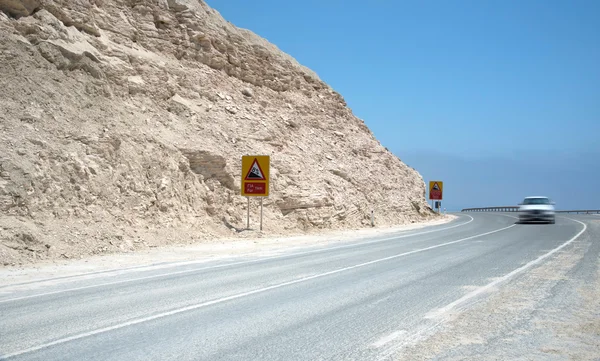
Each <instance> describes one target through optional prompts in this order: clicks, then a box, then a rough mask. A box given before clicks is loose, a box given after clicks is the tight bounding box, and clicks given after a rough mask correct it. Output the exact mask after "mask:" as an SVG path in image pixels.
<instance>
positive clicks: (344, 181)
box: [0, 0, 433, 265]
mask: <svg viewBox="0 0 600 361" xmlns="http://www.w3.org/2000/svg"><path fill="white" fill-rule="evenodd" d="M0 74H2V76H1V77H0V89H1V90H0V149H1V150H2V152H0V212H1V213H0V265H1V264H5V265H7V264H14V263H18V262H26V261H35V260H39V259H45V258H57V257H66V258H71V257H78V256H81V255H87V254H95V253H102V252H113V251H128V250H133V249H137V248H144V247H152V246H158V245H161V244H167V243H174V242H179V243H189V242H194V241H198V240H202V239H214V238H215V237H219V236H231V235H232V234H236V233H237V232H238V231H239V230H240V229H242V228H244V227H245V221H246V219H245V218H246V199H245V198H243V197H241V196H240V195H239V187H240V177H241V175H240V173H241V169H240V166H241V156H242V155H244V154H269V155H271V159H272V160H271V179H272V183H271V196H270V197H269V198H268V199H266V200H265V213H264V217H265V221H264V223H265V232H266V233H269V234H282V233H286V232H287V233H289V232H300V231H302V232H306V231H311V230H314V229H324V228H342V227H346V228H352V227H362V226H367V225H368V224H369V217H370V212H371V210H372V209H373V210H375V216H376V221H377V224H378V225H392V224H402V223H407V222H412V221H419V220H423V219H426V218H429V217H433V215H432V214H431V213H430V211H429V208H428V207H427V203H426V201H425V197H424V195H425V185H424V182H423V179H422V178H421V176H420V175H419V174H418V173H417V172H416V171H415V170H413V169H411V168H409V167H408V166H406V165H405V164H403V163H402V162H401V161H400V160H399V159H398V158H397V157H395V156H394V155H392V154H391V153H390V152H389V151H388V150H387V149H385V148H384V147H382V146H381V144H380V143H379V142H378V141H377V140H376V139H375V138H374V137H373V135H372V133H371V132H370V130H369V129H368V128H367V127H366V126H365V124H364V122H363V121H362V120H360V119H358V118H356V117H355V116H353V115H352V112H351V110H350V109H348V108H347V106H346V104H345V102H344V100H343V98H342V97H341V96H340V95H339V94H338V93H336V92H335V91H333V90H332V89H331V88H330V87H329V86H328V85H327V84H325V83H324V82H322V81H321V80H320V79H319V78H318V76H317V75H316V74H314V73H313V72H312V71H310V70H309V69H307V68H305V67H303V66H301V65H299V64H298V63H297V62H296V61H295V60H294V59H293V58H291V57H290V56H288V55H286V54H284V53H283V52H281V51H280V50H278V49H277V48H276V47H275V46H274V45H272V44H270V43H268V42H267V41H266V40H264V39H262V38H260V37H258V36H257V35H255V34H253V33H252V32H250V31H247V30H244V29H238V28H236V27H234V26H233V25H231V24H230V23H228V22H227V21H225V20H224V19H223V18H222V17H221V16H220V15H219V14H218V13H217V12H216V11H215V10H213V9H211V8H210V7H208V6H207V4H205V3H204V2H202V1H198V0H154V1H149V0H76V1H66V0H58V1H50V0H0ZM252 208H253V212H252V222H253V223H254V224H256V220H257V215H258V212H257V202H256V201H255V202H254V203H253V204H252ZM245 233H246V232H241V233H239V234H238V235H240V236H241V235H243V234H245Z"/></svg>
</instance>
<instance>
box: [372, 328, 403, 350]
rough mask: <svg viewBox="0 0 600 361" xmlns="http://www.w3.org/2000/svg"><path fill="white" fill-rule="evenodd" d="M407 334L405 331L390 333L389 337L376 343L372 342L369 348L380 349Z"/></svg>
mask: <svg viewBox="0 0 600 361" xmlns="http://www.w3.org/2000/svg"><path fill="white" fill-rule="evenodd" d="M407 333H408V331H406V330H399V331H395V332H392V333H390V334H389V335H387V336H384V337H382V338H380V339H379V340H377V342H374V343H373V344H371V346H372V347H375V348H381V347H382V346H385V345H386V344H388V343H390V342H392V341H394V340H396V339H398V338H400V337H401V336H404V335H406V334H407Z"/></svg>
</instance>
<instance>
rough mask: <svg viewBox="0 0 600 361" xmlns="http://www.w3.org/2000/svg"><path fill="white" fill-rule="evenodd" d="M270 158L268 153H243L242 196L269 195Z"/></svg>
mask: <svg viewBox="0 0 600 361" xmlns="http://www.w3.org/2000/svg"><path fill="white" fill-rule="evenodd" d="M270 163H271V159H270V157H269V156H268V155H245V156H243V157H242V196H244V197H267V196H269V166H270Z"/></svg>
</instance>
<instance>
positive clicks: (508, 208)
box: [461, 206, 600, 214]
mask: <svg viewBox="0 0 600 361" xmlns="http://www.w3.org/2000/svg"><path fill="white" fill-rule="evenodd" d="M518 210H519V207H518V206H504V207H480V208H465V209H463V210H461V212H517V211H518ZM556 213H575V214H600V209H575V210H565V211H556Z"/></svg>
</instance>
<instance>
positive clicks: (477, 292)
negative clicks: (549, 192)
mask: <svg viewBox="0 0 600 361" xmlns="http://www.w3.org/2000/svg"><path fill="white" fill-rule="evenodd" d="M563 218H565V219H568V220H571V221H574V222H577V223H579V224H582V225H583V229H582V230H581V231H579V233H577V234H576V235H575V236H573V238H571V239H569V240H568V241H566V242H565V243H563V244H561V245H560V246H558V247H556V248H554V249H553V250H551V251H550V252H548V253H545V254H543V255H541V256H540V257H538V258H536V259H534V260H533V261H530V262H528V263H527V264H525V265H523V266H521V267H519V268H517V269H515V270H513V271H512V272H510V273H507V274H505V275H504V276H502V277H500V278H498V279H496V280H494V281H493V282H490V283H488V284H487V285H485V286H482V287H480V288H478V289H476V290H474V291H471V292H469V293H467V294H466V295H464V296H463V297H461V298H459V299H457V300H456V301H454V302H452V303H450V304H448V305H446V306H444V307H442V308H439V309H436V310H433V311H431V312H429V313H428V314H426V315H425V318H427V319H434V318H438V317H440V316H442V315H443V314H445V313H447V312H448V311H450V310H452V309H453V308H455V307H457V306H458V305H460V304H461V303H464V302H466V301H468V300H470V299H472V298H474V297H477V296H479V295H480V294H482V293H484V292H486V291H488V290H490V289H491V288H493V287H495V286H497V285H498V284H500V283H502V282H505V281H506V280H508V279H510V278H512V277H514V276H515V275H517V274H519V273H521V272H523V271H525V270H526V269H528V268H531V267H533V266H534V265H536V264H538V263H540V262H542V261H543V260H545V259H546V258H548V257H550V256H551V255H553V254H554V253H556V252H558V251H560V250H561V249H563V248H565V247H566V246H568V245H569V244H571V243H572V242H573V241H575V240H576V239H577V238H579V236H581V235H582V234H583V232H585V231H586V229H587V225H586V224H585V223H583V222H580V221H578V220H575V219H571V218H566V217H563Z"/></svg>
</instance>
